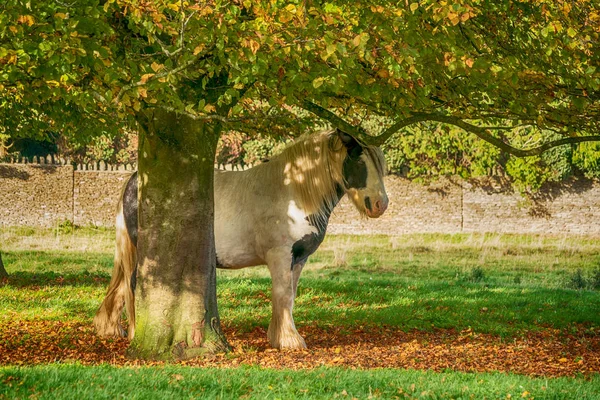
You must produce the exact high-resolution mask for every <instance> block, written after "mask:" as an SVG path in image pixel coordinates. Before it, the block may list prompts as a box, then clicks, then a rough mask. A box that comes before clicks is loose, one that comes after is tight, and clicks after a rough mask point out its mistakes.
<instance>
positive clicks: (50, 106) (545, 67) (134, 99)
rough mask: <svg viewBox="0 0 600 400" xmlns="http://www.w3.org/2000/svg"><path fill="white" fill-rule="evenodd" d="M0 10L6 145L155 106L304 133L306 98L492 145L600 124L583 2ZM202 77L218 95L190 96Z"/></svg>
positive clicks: (123, 1)
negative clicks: (462, 133) (454, 129)
mask: <svg viewBox="0 0 600 400" xmlns="http://www.w3.org/2000/svg"><path fill="white" fill-rule="evenodd" d="M0 10H2V13H1V14H0V26H1V28H0V29H1V31H0V85H1V86H0V89H1V90H2V93H3V96H2V97H3V100H2V104H1V105H0V113H1V114H2V120H3V124H2V125H3V126H4V128H5V129H6V131H8V132H10V133H11V134H12V135H36V134H39V132H44V131H47V130H62V131H69V132H72V133H73V134H75V135H78V136H80V137H82V138H85V137H86V136H87V135H96V134H98V133H99V132H103V131H107V130H109V129H117V128H119V127H120V126H121V125H122V124H123V122H124V120H126V119H127V118H129V117H130V116H132V115H135V113H136V112H139V110H141V109H142V108H145V107H153V106H161V107H165V108H168V109H172V110H177V111H179V112H182V113H187V114H188V115H190V116H193V117H194V118H197V119H220V120H222V121H224V122H228V123H229V125H230V128H231V129H238V130H246V131H255V130H267V131H272V132H283V131H285V130H289V129H291V128H293V127H299V128H298V130H302V129H304V128H305V127H306V124H302V122H306V117H308V116H309V115H308V114H306V113H302V112H298V110H297V109H295V108H293V106H299V107H304V108H309V109H311V110H312V111H315V110H316V109H315V108H314V107H311V103H312V104H316V105H318V106H320V107H323V108H327V109H329V110H330V111H334V112H335V113H336V114H337V115H338V116H340V117H343V118H344V120H345V121H346V122H349V123H351V124H353V125H354V126H356V125H358V124H359V123H360V122H361V121H363V120H367V119H368V118H369V117H370V116H374V115H377V116H386V117H389V118H391V120H393V121H395V122H397V124H398V125H397V126H404V125H406V124H409V123H412V122H418V121H420V120H430V121H437V122H442V123H447V124H454V125H457V126H459V127H461V128H463V129H465V130H467V131H470V132H473V133H475V134H479V133H483V134H488V135H489V137H488V138H487V139H488V140H489V138H492V140H496V141H497V142H496V143H494V144H495V145H500V146H502V143H503V142H502V141H503V140H510V141H511V142H512V143H513V144H514V145H515V146H516V147H536V145H540V144H542V143H545V142H546V141H548V138H554V139H557V138H564V137H574V136H582V135H589V134H595V133H597V132H598V124H600V122H599V121H600V118H599V112H600V110H599V100H600V71H599V70H598V66H599V65H600V60H599V58H600V54H599V53H598V52H597V51H594V48H595V47H597V45H598V40H599V35H600V32H599V31H600V28H599V27H600V12H599V11H598V9H597V7H595V5H594V2H592V1H587V0H577V1H544V0H541V1H540V0H531V1H529V0H527V1H509V0H503V1H499V2H481V1H479V0H461V1H433V0H422V1H417V2H410V1H406V2H387V1H379V2H363V1H358V2H346V1H324V2H320V1H319V2H317V1H309V0H305V1H291V2H284V1H242V0H239V1H235V0H233V1H220V0H219V1H179V0H177V1H173V0H155V1H140V0H105V1H99V0H78V1H74V2H73V3H68V2H31V1H21V0H7V1H5V2H3V5H1V6H0ZM211 80H212V81H214V80H218V81H219V82H220V84H219V85H220V86H219V85H213V86H214V87H222V88H223V90H211V91H209V92H207V93H208V94H210V93H212V95H204V96H202V98H201V99H198V98H197V96H194V95H192V94H191V93H192V92H193V91H194V90H195V89H196V88H198V87H200V88H206V86H207V85H209V86H210V83H209V82H210V81H211ZM240 99H242V100H243V101H239V100H240ZM306 100H310V102H311V103H307V102H306ZM224 104H225V105H227V104H230V105H233V106H232V107H230V108H228V112H227V114H226V115H223V113H222V112H220V111H219V110H220V106H222V105H224ZM321 116H323V117H325V118H327V119H329V120H330V121H331V122H333V124H334V125H338V126H340V123H339V121H336V120H335V119H334V118H332V116H331V114H330V115H327V114H325V113H321ZM82 120H85V121H86V123H85V124H81V123H80V122H81V121H82ZM481 121H483V122H481ZM468 122H470V123H471V124H469V125H467V123H468ZM397 126H395V127H394V128H396V127H397ZM483 127H486V128H489V129H485V130H484V129H482V128H483ZM40 128H41V129H40ZM526 128H528V129H526ZM505 150H510V149H508V148H506V149H505ZM519 155H524V154H519Z"/></svg>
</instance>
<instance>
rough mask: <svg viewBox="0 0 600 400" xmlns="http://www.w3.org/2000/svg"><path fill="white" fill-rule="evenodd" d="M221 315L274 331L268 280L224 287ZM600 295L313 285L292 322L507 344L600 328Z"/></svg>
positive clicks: (452, 285) (378, 282)
mask: <svg viewBox="0 0 600 400" xmlns="http://www.w3.org/2000/svg"><path fill="white" fill-rule="evenodd" d="M220 285H221V286H220V294H221V295H223V294H224V296H222V297H220V299H219V301H220V306H221V307H220V309H221V312H222V315H223V316H224V318H225V319H229V321H230V322H232V323H234V324H238V325H239V326H242V327H244V328H250V327H252V326H256V325H257V322H258V324H262V325H268V321H269V319H270V311H271V310H270V308H271V307H270V286H271V285H270V280H269V279H268V278H266V279H255V280H254V281H253V282H252V284H247V282H241V283H240V282H236V281H235V279H222V280H221V282H220ZM598 308H600V293H598V292H593V291H575V290H570V289H559V288H556V289H554V288H540V287H538V288H533V287H527V288H524V287H521V286H518V285H506V286H505V285H498V286H495V285H490V284H489V283H483V282H467V281H463V280H455V281H453V282H439V281H437V282H435V281H433V282H431V281H425V282H424V281H420V282H414V281H412V280H408V279H402V278H396V279H393V278H392V277H388V278H387V279H377V278H375V279H369V280H366V281H365V280H361V279H344V280H334V279H314V278H308V279H304V280H302V281H301V282H300V287H299V293H298V297H297V302H296V306H295V308H294V315H295V319H296V323H297V324H298V325H299V326H302V325H318V326H320V327H328V326H332V327H335V326H338V327H339V326H349V325H365V326H371V327H373V326H395V327H400V328H401V329H403V330H411V329H419V330H431V329H436V328H444V329H448V328H454V329H459V330H463V329H468V328H472V329H473V330H474V331H476V332H481V333H493V334H498V335H501V336H509V337H510V336H513V335H520V334H522V333H523V332H526V331H528V330H540V329H545V328H546V327H553V328H557V329H565V328H570V327H574V326H583V327H588V328H591V327H600V314H598V312H597V310H598Z"/></svg>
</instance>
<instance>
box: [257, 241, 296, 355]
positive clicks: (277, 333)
mask: <svg viewBox="0 0 600 400" xmlns="http://www.w3.org/2000/svg"><path fill="white" fill-rule="evenodd" d="M266 261H267V264H268V266H269V272H270V273H271V279H272V281H273V289H272V295H271V301H272V308H273V315H272V317H271V323H270V324H269V330H268V332H267V336H268V337H269V342H270V344H271V346H272V347H275V348H278V349H283V348H287V349H302V348H306V343H305V342H304V339H303V338H302V336H300V334H299V333H298V331H297V330H296V326H295V324H294V317H293V316H292V310H293V308H294V298H295V296H296V288H297V286H298V279H299V278H300V272H301V271H302V265H300V264H299V265H297V266H295V267H294V269H292V268H291V264H292V254H291V252H290V249H289V248H277V249H272V250H269V251H268V252H267V256H266ZM296 267H297V269H296Z"/></svg>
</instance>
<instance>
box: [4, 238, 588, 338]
mask: <svg viewBox="0 0 600 400" xmlns="http://www.w3.org/2000/svg"><path fill="white" fill-rule="evenodd" d="M3 235H5V236H6V237H7V238H8V240H6V241H5V242H3V249H2V251H3V257H4V261H5V264H6V266H7V270H8V272H9V273H10V274H11V275H12V280H11V284H10V285H7V286H4V287H2V288H0V295H1V298H0V307H2V308H3V309H5V310H10V312H9V313H1V314H0V321H2V320H6V319H12V318H14V315H15V313H17V314H19V316H20V317H19V318H25V319H29V318H36V319H40V318H41V319H49V320H55V319H63V318H71V319H77V320H81V321H84V320H88V319H89V318H91V317H92V316H93V315H94V313H95V310H96V308H97V305H98V304H99V303H100V301H101V300H102V298H103V296H104V293H105V290H106V287H107V284H108V280H109V278H110V271H111V269H112V254H111V251H112V237H111V236H112V235H111V232H110V231H106V230H99V231H98V230H93V229H80V230H76V231H75V232H74V233H69V234H62V235H61V234H60V233H59V234H57V233H56V230H49V231H29V230H24V231H19V230H16V232H15V231H14V230H13V231H12V232H10V233H6V232H5V233H3ZM19 238H20V239H19ZM19 240H20V241H19ZM36 243H37V245H36ZM36 246H40V247H41V246H43V248H39V249H37V250H32V247H36ZM23 248H24V250H20V249H23ZM341 252H343V254H340V253H341ZM341 257H343V259H344V263H343V265H341V264H339V262H340V258H341ZM598 265H600V241H595V240H593V239H589V238H568V237H541V236H519V235H476V234H466V235H408V236H403V237H386V236H369V237H358V236H331V237H329V238H327V239H326V241H325V243H324V245H323V246H322V247H321V249H320V250H319V251H318V252H317V253H316V254H315V255H314V256H313V257H312V258H311V259H310V260H309V263H308V265H307V266H306V267H305V270H304V272H303V276H302V279H301V281H300V289H299V294H298V298H297V301H296V307H295V318H296V321H297V323H298V324H299V325H300V326H301V325H302V324H305V325H313V324H318V325H320V326H327V325H332V326H340V325H342V326H343V325H348V324H350V325H355V324H359V325H380V324H384V325H392V326H400V327H402V328H403V329H405V330H412V329H420V330H423V329H425V330H427V329H431V328H434V327H435V328H456V329H460V330H462V329H467V328H471V329H473V330H474V331H476V332H481V333H492V334H498V335H502V336H512V335H519V334H521V333H522V332H526V331H534V330H539V329H544V328H547V327H553V328H557V329H566V328H569V327H571V326H573V325H575V324H583V325H585V326H586V327H588V328H590V329H597V328H598V327H600V314H599V313H598V312H597V310H598V309H599V308H600V292H598V291H597V290H587V289H582V287H580V286H578V287H574V285H573V279H577V280H578V282H579V281H581V279H583V278H581V276H590V277H592V278H593V276H594V273H597V268H598ZM574 276H575V277H577V278H573V277H574ZM218 279H219V302H220V309H221V316H222V319H223V320H224V321H227V323H228V324H231V325H234V326H236V327H238V328H239V329H242V330H249V329H252V328H253V327H254V326H256V325H257V324H259V325H262V326H266V325H267V324H268V321H269V318H270V312H271V308H270V300H269V299H270V278H269V275H268V271H267V270H266V268H264V267H259V268H249V269H245V270H239V271H219V278H218ZM315 303H318V304H319V307H312V305H313V304H315ZM482 310H485V312H483V311H482Z"/></svg>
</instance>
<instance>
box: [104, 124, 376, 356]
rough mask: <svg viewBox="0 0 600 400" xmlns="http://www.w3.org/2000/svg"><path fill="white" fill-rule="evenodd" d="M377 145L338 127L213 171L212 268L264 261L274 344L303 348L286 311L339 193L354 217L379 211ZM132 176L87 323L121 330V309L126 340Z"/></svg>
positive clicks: (131, 280) (130, 309)
mask: <svg viewBox="0 0 600 400" xmlns="http://www.w3.org/2000/svg"><path fill="white" fill-rule="evenodd" d="M385 173H386V167H385V161H384V158H383V154H382V152H381V150H380V149H379V148H378V147H373V146H366V145H363V144H361V143H359V142H358V141H357V140H356V139H355V138H353V137H352V136H350V135H347V134H345V133H343V132H340V131H329V132H322V133H318V134H313V135H310V136H305V137H303V138H300V139H298V140H297V141H296V142H294V143H293V144H292V145H290V146H288V147H287V148H286V149H284V150H283V152H282V153H281V154H279V155H277V156H275V157H273V158H272V159H270V160H269V161H268V162H265V163H263V164H260V165H257V166H256V167H254V168H251V169H248V170H245V171H235V172H234V171H220V170H215V182H214V189H215V241H216V252H217V267H218V268H224V269H238V268H245V267H251V266H257V265H264V264H266V265H267V266H268V268H269V272H270V274H271V279H272V284H273V287H272V299H271V300H272V318H271V323H270V324H269V329H268V333H267V335H268V338H269V342H270V344H271V346H273V347H275V348H304V347H306V344H305V342H304V339H303V338H302V336H300V334H299V333H298V331H297V330H296V327H295V325H294V319H293V317H292V309H293V307H294V299H295V297H296V290H297V287H298V279H299V278H300V274H301V273H302V268H303V267H304V264H305V263H306V260H307V259H308V257H309V256H310V255H311V254H313V253H314V252H315V251H316V250H317V248H318V247H319V245H320V244H321V242H322V241H323V239H324V237H325V232H326V229H327V224H328V222H329V217H330V215H331V213H332V211H333V209H334V207H335V206H336V205H337V204H338V202H339V201H340V199H341V198H342V196H343V195H344V194H347V195H348V197H349V198H350V200H351V201H352V202H353V203H354V206H355V207H356V208H357V210H358V211H359V213H360V214H362V215H365V216H367V217H371V218H377V217H379V216H380V215H382V214H383V213H384V212H385V210H386V208H387V206H388V198H387V195H386V192H385V188H384V185H383V176H384V175H385ZM137 207H138V199H137V174H136V173H134V174H133V175H132V176H131V178H130V179H129V180H128V182H127V183H126V184H125V189H124V191H123V194H122V196H121V199H120V202H119V206H118V212H117V219H116V252H115V259H114V270H113V273H112V278H111V282H110V285H109V288H108V293H107V295H106V298H105V299H104V301H103V302H102V304H101V306H100V308H99V310H98V312H97V313H96V316H95V318H94V325H95V326H96V329H97V331H98V333H99V334H100V335H102V336H118V335H125V331H124V330H123V328H122V327H121V326H120V324H119V319H120V316H121V312H122V311H123V307H124V306H125V307H126V311H127V317H128V320H129V327H128V332H127V336H128V337H129V339H132V338H133V336H134V329H135V309H134V291H135V280H136V275H135V273H136V267H137V260H136V244H137Z"/></svg>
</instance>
